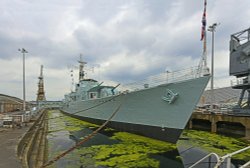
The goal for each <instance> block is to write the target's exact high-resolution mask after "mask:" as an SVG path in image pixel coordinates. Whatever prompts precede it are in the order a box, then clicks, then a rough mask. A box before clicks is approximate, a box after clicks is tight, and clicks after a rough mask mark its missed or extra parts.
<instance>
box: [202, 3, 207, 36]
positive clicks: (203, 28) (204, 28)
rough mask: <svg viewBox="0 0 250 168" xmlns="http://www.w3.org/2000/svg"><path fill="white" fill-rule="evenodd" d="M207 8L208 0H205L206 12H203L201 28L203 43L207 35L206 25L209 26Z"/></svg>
mask: <svg viewBox="0 0 250 168" xmlns="http://www.w3.org/2000/svg"><path fill="white" fill-rule="evenodd" d="M206 6H207V0H204V11H203V15H202V20H201V23H202V27H201V41H202V40H203V39H204V37H205V33H206V25H207V21H206Z"/></svg>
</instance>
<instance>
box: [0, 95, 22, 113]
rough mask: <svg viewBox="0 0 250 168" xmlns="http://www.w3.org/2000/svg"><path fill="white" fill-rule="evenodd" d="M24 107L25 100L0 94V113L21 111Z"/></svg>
mask: <svg viewBox="0 0 250 168" xmlns="http://www.w3.org/2000/svg"><path fill="white" fill-rule="evenodd" d="M22 109H23V101H22V100H21V99H19V98H16V97H12V96H8V95H4V94H0V113H6V112H13V111H19V110H22Z"/></svg>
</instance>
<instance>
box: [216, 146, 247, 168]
mask: <svg viewBox="0 0 250 168" xmlns="http://www.w3.org/2000/svg"><path fill="white" fill-rule="evenodd" d="M248 149H250V146H248V147H245V148H243V149H240V150H238V151H235V152H233V153H229V154H226V155H225V156H222V157H221V158H220V161H219V162H217V164H216V165H215V168H218V167H219V166H220V165H221V164H222V163H223V162H224V161H225V159H227V168H230V167H231V157H232V156H233V155H236V154H238V153H241V152H244V151H246V150H248Z"/></svg>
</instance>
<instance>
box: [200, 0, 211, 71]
mask: <svg viewBox="0 0 250 168" xmlns="http://www.w3.org/2000/svg"><path fill="white" fill-rule="evenodd" d="M206 7H207V1H206V0H204V10H203V14H202V21H201V23H202V27H201V41H203V51H202V59H201V63H200V65H199V66H200V69H201V72H202V74H203V75H208V74H209V68H208V67H207V33H206V24H207V20H206Z"/></svg>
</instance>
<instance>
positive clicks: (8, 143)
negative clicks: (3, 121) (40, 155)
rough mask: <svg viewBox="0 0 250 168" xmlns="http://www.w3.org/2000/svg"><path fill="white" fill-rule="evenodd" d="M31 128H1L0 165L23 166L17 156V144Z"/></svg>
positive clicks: (5, 167)
mask: <svg viewBox="0 0 250 168" xmlns="http://www.w3.org/2000/svg"><path fill="white" fill-rule="evenodd" d="M28 129H29V125H28V126H24V127H22V128H14V129H13V128H0V167H1V168H19V167H20V168H21V167H22V165H21V162H20V160H19V159H18V157H17V145H18V142H19V141H20V139H21V138H22V136H23V135H24V134H25V132H27V130H28Z"/></svg>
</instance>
